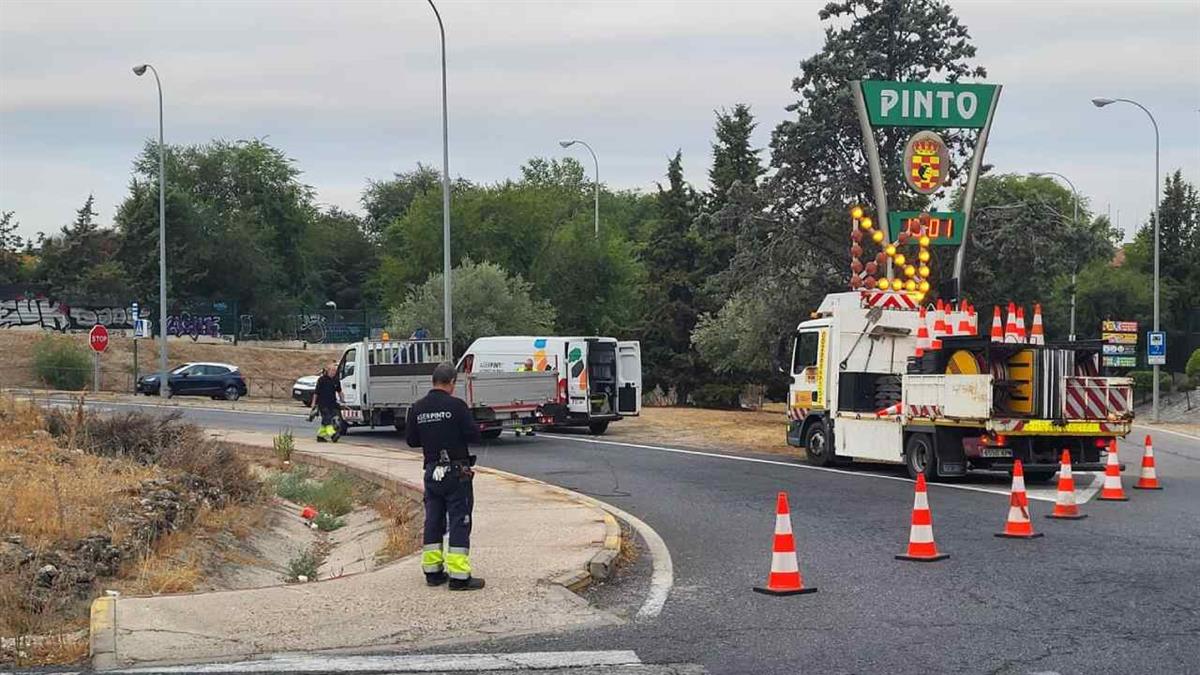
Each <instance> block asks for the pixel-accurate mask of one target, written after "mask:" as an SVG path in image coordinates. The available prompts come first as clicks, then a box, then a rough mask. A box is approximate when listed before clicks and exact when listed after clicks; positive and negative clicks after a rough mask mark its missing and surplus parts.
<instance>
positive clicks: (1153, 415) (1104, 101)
mask: <svg viewBox="0 0 1200 675" xmlns="http://www.w3.org/2000/svg"><path fill="white" fill-rule="evenodd" d="M1112 103H1128V104H1130V105H1136V106H1137V107H1139V108H1141V109H1142V112H1144V113H1146V117H1149V118H1150V124H1151V125H1153V126H1154V332H1156V333H1157V332H1158V236H1159V228H1158V212H1159V208H1158V207H1159V201H1158V200H1159V182H1158V166H1159V162H1158V159H1159V142H1158V122H1157V121H1156V120H1155V119H1154V115H1152V114H1150V111H1149V110H1147V109H1146V106H1144V105H1142V104H1141V103H1138V102H1137V101H1134V100H1132V99H1128V98H1094V99H1092V105H1094V106H1096V107H1097V108H1103V107H1104V106H1106V105H1110V104H1112ZM1151 368H1152V369H1153V371H1154V376H1153V381H1152V384H1151V385H1150V386H1151V387H1153V389H1154V392H1153V394H1152V396H1153V398H1152V401H1153V403H1152V404H1151V407H1150V419H1152V420H1154V421H1155V422H1157V421H1158V364H1155V365H1153V366H1151Z"/></svg>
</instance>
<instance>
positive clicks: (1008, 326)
mask: <svg viewBox="0 0 1200 675" xmlns="http://www.w3.org/2000/svg"><path fill="white" fill-rule="evenodd" d="M1004 341H1005V342H1017V306H1016V305H1015V304H1014V303H1011V302H1010V303H1008V318H1007V319H1006V320H1005V322H1004Z"/></svg>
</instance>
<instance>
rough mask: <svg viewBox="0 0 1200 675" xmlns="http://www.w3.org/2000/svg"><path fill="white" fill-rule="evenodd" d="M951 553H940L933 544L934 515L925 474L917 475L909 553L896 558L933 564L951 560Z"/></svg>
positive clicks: (909, 535) (909, 536)
mask: <svg viewBox="0 0 1200 675" xmlns="http://www.w3.org/2000/svg"><path fill="white" fill-rule="evenodd" d="M949 557H950V554H949V553H938V550H937V544H935V543H933V513H932V512H931V511H930V510H929V495H928V493H927V492H926V490H925V474H923V473H919V474H917V487H916V488H915V490H914V491H913V510H912V527H911V528H910V529H909V531H908V552H907V553H901V554H900V555H898V556H896V560H912V561H915V562H933V561H935V560H945V559H946V558H949Z"/></svg>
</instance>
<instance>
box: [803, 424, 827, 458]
mask: <svg viewBox="0 0 1200 675" xmlns="http://www.w3.org/2000/svg"><path fill="white" fill-rule="evenodd" d="M804 454H805V456H806V457H808V463H809V464H812V465H813V466H829V465H830V464H833V439H831V438H830V437H829V429H828V428H826V426H825V420H817V421H816V422H813V423H812V424H811V425H810V426H809V427H808V431H807V432H805V434H804Z"/></svg>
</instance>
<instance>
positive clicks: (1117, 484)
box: [1096, 438, 1129, 502]
mask: <svg viewBox="0 0 1200 675" xmlns="http://www.w3.org/2000/svg"><path fill="white" fill-rule="evenodd" d="M1096 499H1099V500H1102V501H1106V502H1127V501H1129V497H1126V496H1125V489H1124V488H1122V487H1121V463H1120V462H1118V461H1117V439H1115V438H1114V439H1112V440H1110V441H1109V442H1108V463H1107V464H1105V465H1104V485H1103V486H1102V487H1101V488H1100V496H1099V497H1097V498H1096Z"/></svg>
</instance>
